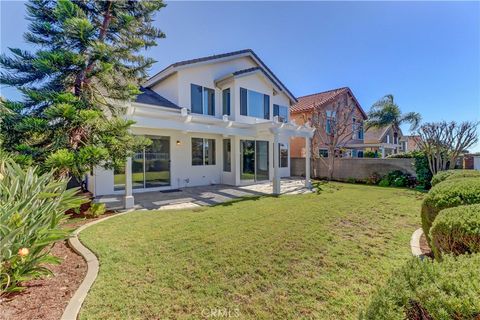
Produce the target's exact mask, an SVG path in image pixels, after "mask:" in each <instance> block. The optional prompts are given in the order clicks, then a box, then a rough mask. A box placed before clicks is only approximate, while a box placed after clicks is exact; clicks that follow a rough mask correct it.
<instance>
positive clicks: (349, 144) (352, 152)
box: [290, 87, 367, 158]
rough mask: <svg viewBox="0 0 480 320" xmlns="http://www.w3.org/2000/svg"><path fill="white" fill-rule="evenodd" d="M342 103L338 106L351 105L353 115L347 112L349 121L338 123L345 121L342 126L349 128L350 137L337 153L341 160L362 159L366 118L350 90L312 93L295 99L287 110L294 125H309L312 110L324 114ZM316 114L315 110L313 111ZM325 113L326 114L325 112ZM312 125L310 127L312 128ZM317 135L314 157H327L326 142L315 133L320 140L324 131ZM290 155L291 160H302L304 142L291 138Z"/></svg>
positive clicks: (324, 134)
mask: <svg viewBox="0 0 480 320" xmlns="http://www.w3.org/2000/svg"><path fill="white" fill-rule="evenodd" d="M338 103H343V104H342V105H345V106H346V105H351V104H352V103H353V104H354V112H353V113H351V114H352V116H351V118H350V119H344V120H338V121H346V122H345V124H346V125H349V126H350V125H351V126H352V127H351V128H352V129H351V130H347V132H348V134H349V135H351V137H348V138H347V139H346V140H345V143H344V144H343V145H342V146H341V148H340V150H339V153H341V156H343V157H362V156H363V147H362V145H363V142H364V132H363V122H364V121H365V120H366V119H367V115H366V113H365V111H364V110H363V109H362V107H361V106H360V104H359V103H358V101H357V99H356V98H355V96H354V95H353V93H352V91H351V90H350V88H346V87H345V88H338V89H333V90H329V91H325V92H320V93H315V94H311V95H308V96H304V97H299V98H298V102H297V103H296V104H295V105H293V106H292V107H291V108H290V118H291V120H292V121H295V123H296V124H302V125H303V124H305V123H311V121H312V117H313V113H314V110H315V109H316V108H319V109H321V110H319V111H321V112H327V110H329V107H332V106H333V105H336V104H338ZM317 111H318V110H317ZM325 114H326V113H325ZM312 126H313V125H312ZM322 129H323V130H322V131H321V132H319V133H318V132H317V137H315V138H314V139H316V141H314V142H313V145H315V146H317V149H318V151H317V150H312V152H318V154H317V155H316V156H320V157H328V156H329V155H328V149H327V146H326V145H325V144H324V141H326V139H323V138H320V137H318V134H320V135H322V137H326V134H327V131H328V128H326V127H324V128H322ZM290 145H291V147H290V156H291V157H292V158H304V157H305V152H306V145H305V139H300V138H292V139H291V141H290Z"/></svg>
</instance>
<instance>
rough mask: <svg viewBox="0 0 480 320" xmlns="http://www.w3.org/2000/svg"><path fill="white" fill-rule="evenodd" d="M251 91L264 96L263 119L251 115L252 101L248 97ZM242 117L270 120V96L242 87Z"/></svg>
mask: <svg viewBox="0 0 480 320" xmlns="http://www.w3.org/2000/svg"><path fill="white" fill-rule="evenodd" d="M249 91H251V92H254V93H258V94H261V95H263V110H262V114H263V117H257V116H253V115H250V114H249V113H250V112H249V109H250V108H249V106H250V103H249V102H250V99H249V97H248V96H249V95H248V92H249ZM240 115H241V116H244V117H251V118H256V119H265V120H270V118H271V116H270V95H268V94H265V93H262V92H258V91H255V90H250V89H246V88H242V87H240Z"/></svg>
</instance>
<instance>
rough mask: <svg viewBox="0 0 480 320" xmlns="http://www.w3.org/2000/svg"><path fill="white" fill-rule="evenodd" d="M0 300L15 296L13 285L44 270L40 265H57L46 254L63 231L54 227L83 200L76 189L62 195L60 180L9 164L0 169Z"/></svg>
mask: <svg viewBox="0 0 480 320" xmlns="http://www.w3.org/2000/svg"><path fill="white" fill-rule="evenodd" d="M0 168H1V170H2V172H1V174H0V258H1V260H0V295H1V294H4V293H7V292H14V291H20V290H21V287H19V283H20V282H22V281H26V280H29V279H32V278H36V277H39V276H41V275H48V274H50V271H49V270H48V269H47V268H46V267H45V266H44V264H45V263H58V262H59V260H58V259H57V258H55V257H53V256H52V255H51V254H50V253H49V251H50V248H51V246H52V244H53V243H54V242H55V241H58V240H62V239H65V238H66V237H67V235H68V231H67V230H64V229H62V228H60V226H59V224H60V222H61V221H62V219H64V218H65V217H66V215H65V211H66V210H68V209H70V208H74V207H78V206H79V205H80V204H81V203H82V202H83V201H84V200H83V199H82V198H79V197H78V196H76V195H75V194H76V192H77V190H75V189H71V190H66V186H67V181H66V180H55V179H54V178H53V173H46V174H43V175H39V174H38V169H37V168H32V167H30V168H26V169H25V170H22V168H21V167H20V166H19V165H18V164H16V163H14V162H13V161H11V160H6V161H4V162H3V164H1V165H0Z"/></svg>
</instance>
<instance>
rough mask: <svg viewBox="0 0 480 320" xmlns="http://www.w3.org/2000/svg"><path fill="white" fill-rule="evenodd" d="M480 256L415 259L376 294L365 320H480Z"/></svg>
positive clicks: (361, 316) (366, 312)
mask: <svg viewBox="0 0 480 320" xmlns="http://www.w3.org/2000/svg"><path fill="white" fill-rule="evenodd" d="M478 270H480V254H475V255H469V254H467V255H461V256H458V257H454V256H451V255H445V256H444V259H443V261H442V262H438V261H432V260H430V259H424V260H420V259H418V258H412V259H411V260H410V261H409V262H408V263H407V264H406V265H404V266H403V267H402V268H400V269H399V270H397V271H396V272H394V273H393V274H392V276H391V277H390V279H389V280H388V281H387V283H386V285H385V286H384V287H382V288H381V289H380V290H378V291H377V293H376V294H375V295H374V297H373V299H372V301H371V303H370V305H369V306H368V308H367V309H366V311H365V313H362V314H361V315H360V319H364V320H370V319H371V320H383V319H384V320H396V319H398V320H404V319H409V320H413V319H435V320H451V319H478V318H477V317H479V316H480V285H479V284H480V272H478Z"/></svg>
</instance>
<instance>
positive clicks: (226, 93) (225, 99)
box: [222, 89, 230, 116]
mask: <svg viewBox="0 0 480 320" xmlns="http://www.w3.org/2000/svg"><path fill="white" fill-rule="evenodd" d="M222 105H223V113H222V115H227V116H229V115H230V89H225V90H223V91H222Z"/></svg>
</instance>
